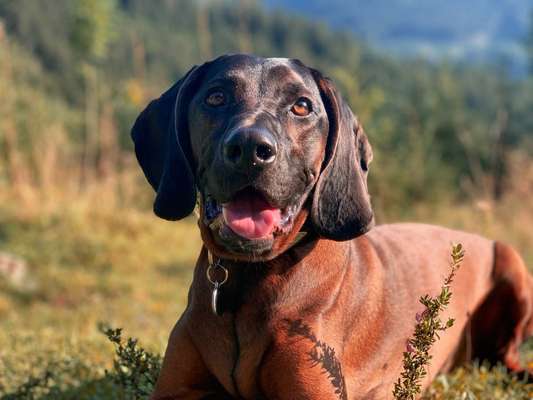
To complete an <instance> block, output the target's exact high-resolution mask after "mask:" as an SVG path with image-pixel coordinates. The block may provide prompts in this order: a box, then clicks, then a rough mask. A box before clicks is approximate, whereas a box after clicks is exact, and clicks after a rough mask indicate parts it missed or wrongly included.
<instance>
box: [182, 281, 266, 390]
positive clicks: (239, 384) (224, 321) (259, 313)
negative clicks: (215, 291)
mask: <svg viewBox="0 0 533 400" xmlns="http://www.w3.org/2000/svg"><path fill="white" fill-rule="evenodd" d="M234 279H236V277H234ZM202 286H204V285H202ZM235 289H238V291H239V292H238V293H235ZM211 290H212V288H210V287H208V286H204V287H202V288H201V290H199V291H197V292H195V294H194V298H195V300H194V301H193V304H192V307H191V310H190V312H192V314H194V316H193V317H192V318H191V319H190V321H202V323H201V324H199V325H196V326H195V327H194V328H193V330H194V332H195V337H194V338H193V340H194V341H195V343H196V344H197V347H198V349H199V351H200V353H201V354H202V358H203V359H204V362H205V364H206V366H207V367H208V369H209V371H210V372H211V373H212V374H213V375H214V376H215V378H216V379H217V380H218V381H219V382H220V383H221V385H222V386H223V387H224V389H225V390H226V391H228V392H229V393H230V394H232V395H233V396H238V397H242V398H254V399H255V398H260V397H261V396H260V393H259V389H258V386H259V385H258V382H257V379H258V375H259V370H260V367H261V362H262V359H263V357H264V354H265V352H266V351H267V349H268V346H269V344H270V343H271V341H272V336H273V331H272V328H271V317H272V316H271V315H270V314H269V313H268V312H267V311H266V310H267V309H268V308H269V305H270V306H271V304H269V305H266V304H265V301H264V298H265V293H264V289H263V288H262V287H261V285H257V286H253V287H247V290H246V291H243V290H242V287H241V288H235V287H232V284H231V283H230V284H229V285H228V286H227V287H224V290H221V291H220V299H219V305H220V311H221V312H222V313H221V315H220V316H216V315H214V313H213V312H212V309H211V303H210V302H211V296H210V292H211ZM250 299H253V300H250ZM261 299H263V301H261Z"/></svg>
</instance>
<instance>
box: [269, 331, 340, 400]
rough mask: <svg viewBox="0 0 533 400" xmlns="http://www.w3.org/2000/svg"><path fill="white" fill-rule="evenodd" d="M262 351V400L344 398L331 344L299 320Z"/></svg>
mask: <svg viewBox="0 0 533 400" xmlns="http://www.w3.org/2000/svg"><path fill="white" fill-rule="evenodd" d="M290 325H291V326H290V327H289V334H288V336H285V335H283V336H284V337H283V338H281V339H280V338H278V340H275V342H274V343H273V344H272V345H271V346H270V349H269V351H268V353H267V354H265V357H264V360H263V364H262V365H261V371H260V390H261V393H263V395H264V397H265V398H266V399H279V400H347V399H348V394H347V389H346V382H345V378H344V374H343V369H342V363H341V361H340V359H339V358H338V357H339V356H338V354H337V353H336V350H335V348H334V347H333V346H335V345H334V344H333V343H326V342H325V341H322V340H320V339H318V338H317V337H316V336H315V334H314V333H313V331H312V329H311V328H309V327H308V326H307V325H305V323H303V322H302V321H294V322H291V323H290Z"/></svg>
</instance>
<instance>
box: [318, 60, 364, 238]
mask: <svg viewBox="0 0 533 400" xmlns="http://www.w3.org/2000/svg"><path fill="white" fill-rule="evenodd" d="M311 72H312V74H313V76H314V78H315V81H316V83H317V85H318V88H319V90H320V94H321V96H322V102H323V103H324V106H325V108H326V112H327V114H328V121H329V134H328V140H327V144H326V154H325V158H324V162H323V164H322V172H321V174H320V177H319V178H318V181H317V183H316V186H315V190H314V194H313V204H312V208H311V222H312V224H313V226H314V228H315V230H316V231H317V233H318V234H319V235H320V236H322V237H325V238H327V239H332V240H348V239H353V238H355V237H357V236H359V235H362V234H363V233H365V232H367V231H368V230H369V229H370V228H371V227H372V226H373V223H374V213H373V211H372V206H371V204H370V196H369V194H368V188H367V173H368V165H369V164H370V161H372V149H371V147H370V144H369V143H368V139H367V137H366V135H365V133H364V131H363V129H362V127H361V125H360V124H359V122H358V121H357V119H356V118H355V117H354V115H353V113H352V111H351V110H350V107H349V106H348V105H347V104H346V103H345V101H344V100H343V99H342V98H341V96H340V94H339V93H338V91H337V89H336V88H335V86H334V85H333V83H332V82H331V81H330V80H329V79H327V78H324V77H323V76H322V75H321V74H320V73H319V72H318V71H314V70H312V71H311Z"/></svg>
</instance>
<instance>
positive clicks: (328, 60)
mask: <svg viewBox="0 0 533 400" xmlns="http://www.w3.org/2000/svg"><path fill="white" fill-rule="evenodd" d="M0 19H1V20H2V21H3V25H4V30H5V32H4V34H3V37H4V38H3V39H2V41H1V42H0V51H2V57H1V58H0V74H1V77H0V85H2V92H3V93H9V95H7V96H4V97H6V98H7V100H5V101H4V102H3V104H2V105H1V106H0V113H1V114H2V116H3V118H2V123H1V124H2V125H1V126H0V138H1V140H2V142H3V143H4V146H3V149H2V157H3V158H2V159H3V160H4V162H3V163H2V164H3V165H2V166H1V167H0V174H2V178H1V179H4V180H5V179H9V180H10V181H13V180H17V181H18V182H21V181H26V182H29V183H28V184H29V186H31V185H34V184H37V183H38V182H39V179H40V178H39V179H37V176H40V175H42V172H41V170H42V169H43V164H42V160H41V162H39V161H38V160H37V159H36V157H37V155H36V154H35V153H38V152H36V151H35V149H36V148H39V143H41V142H43V141H44V142H45V143H47V146H48V147H50V149H49V150H48V151H49V152H50V153H51V154H52V153H53V154H55V155H48V156H46V157H47V158H46V160H48V161H47V162H48V163H49V167H47V168H48V169H49V170H50V171H52V172H50V173H49V175H54V174H55V175H61V174H62V173H64V172H61V173H60V172H57V171H65V170H67V171H69V172H70V174H71V175H75V174H77V175H76V176H77V178H75V179H74V178H72V177H66V176H65V177H64V178H61V179H59V178H58V177H57V176H56V178H55V179H56V180H59V181H73V180H74V181H77V182H78V184H79V183H82V185H79V186H80V187H82V188H85V187H87V183H88V182H92V181H102V180H103V181H109V182H110V184H111V185H112V184H113V182H114V179H115V178H114V177H115V175H116V173H118V172H120V171H124V170H126V169H128V167H129V166H130V165H131V164H130V163H131V161H130V159H131V143H130V139H129V128H130V127H131V125H132V123H133V121H134V119H135V117H136V115H137V114H138V113H139V111H140V110H141V109H142V108H143V107H144V105H145V104H146V103H147V101H148V100H149V99H150V98H153V97H156V96H159V94H160V93H161V92H163V91H164V90H165V89H166V88H167V87H169V86H170V85H171V84H172V83H173V82H174V81H176V80H177V79H179V78H180V76H182V75H183V74H184V73H185V72H186V71H187V70H188V69H189V68H190V67H191V66H192V65H194V64H199V63H202V62H204V61H205V60H206V59H209V58H212V57H216V56H217V55H220V54H223V53H231V52H253V53H256V54H259V55H263V56H286V57H292V58H299V59H301V60H302V61H303V62H305V63H306V64H308V65H310V66H314V67H317V68H319V69H321V70H322V71H323V72H325V73H326V74H328V75H330V76H331V77H332V78H333V79H334V80H335V81H336V82H337V84H338V86H339V87H340V89H341V90H342V92H343V93H344V95H345V96H346V97H347V99H348V100H349V102H350V104H351V105H352V107H353V109H354V111H355V113H356V114H358V115H359V118H360V119H361V121H362V122H363V124H364V126H365V129H366V131H367V133H368V134H369V136H370V139H371V142H372V144H373V146H374V150H375V154H376V161H375V166H374V167H373V169H372V174H371V178H370V184H371V186H372V188H371V189H372V192H373V193H374V199H375V202H376V203H377V205H378V207H381V208H382V209H395V208H397V209H402V208H403V207H406V206H407V205H408V204H411V203H413V202H436V201H437V200H440V199H448V200H449V199H462V198H465V197H470V196H478V197H484V198H491V199H492V198H493V199H498V198H499V197H501V195H502V194H503V193H504V192H505V185H504V183H505V181H506V176H507V174H508V173H509V172H508V168H507V163H508V161H507V160H508V154H510V153H512V152H515V151H521V152H526V153H527V154H529V155H531V133H532V132H533V116H531V114H532V113H531V111H530V110H531V109H533V95H532V90H531V82H530V81H527V80H526V79H522V78H515V77H511V76H509V75H508V74H507V73H506V72H505V70H504V69H502V68H498V67H489V66H487V67H473V66H464V65H452V64H447V63H441V64H435V63H428V62H425V61H422V60H405V59H404V60H398V59H394V58H390V57H387V56H386V55H383V54H380V53H378V52H376V51H374V50H372V49H369V48H368V47H367V46H365V45H364V44H362V43H360V42H358V41H357V40H355V39H354V38H353V37H352V36H351V35H350V34H348V33H345V32H335V31H332V30H330V29H328V28H326V27H325V25H322V24H319V23H314V22H309V21H307V20H305V19H302V18H297V17H294V16H287V15H283V14H282V13H281V12H279V11H273V12H269V13H267V12H265V11H264V10H263V9H262V8H261V6H260V5H259V4H258V3H257V2H255V1H253V0H234V1H224V2H218V1H217V2H214V1H209V0H206V1H192V0H173V1H172V0H166V1H160V2H157V5H156V4H155V3H152V2H148V1H144V0H116V1H113V0H73V1H68V0H57V1H55V2H54V3H53V6H50V3H49V2H48V1H46V0H17V1H15V0H0ZM532 43H533V31H532V33H531V34H530V35H529V38H528V40H527V45H528V46H529V47H528V48H529V49H531V48H532ZM4 54H7V55H9V56H8V57H5V56H3V55H4ZM530 54H532V52H531V51H530ZM44 138H46V140H44ZM59 138H63V139H59ZM54 143H61V145H56V146H55V148H53V147H54ZM39 157H41V158H42V157H43V156H42V154H40V155H39ZM45 169H46V168H45ZM14 171H15V172H14ZM24 171H25V172H24ZM54 171H56V172H54ZM15 175H16V176H18V177H16V176H15ZM47 179H48V180H49V179H51V178H47ZM89 186H90V185H89ZM452 188H453V189H452Z"/></svg>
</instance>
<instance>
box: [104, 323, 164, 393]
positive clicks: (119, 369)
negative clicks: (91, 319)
mask: <svg viewBox="0 0 533 400" xmlns="http://www.w3.org/2000/svg"><path fill="white" fill-rule="evenodd" d="M100 330H101V331H102V332H103V333H104V334H105V335H106V336H107V338H108V339H109V340H110V341H111V342H112V343H113V344H114V345H115V352H116V358H115V360H114V361H113V370H112V371H111V372H109V371H106V376H107V377H109V378H110V379H111V380H112V381H113V382H114V383H116V384H117V385H119V386H120V387H121V388H122V389H123V391H124V394H125V396H126V398H128V399H143V398H148V397H149V396H150V394H151V393H152V391H153V389H154V386H155V382H156V380H157V377H158V375H159V370H160V369H161V357H160V356H159V355H155V354H152V353H150V352H148V351H146V350H145V349H143V348H142V347H139V346H138V344H137V339H134V338H128V339H127V340H126V341H123V340H122V329H121V328H117V329H113V328H110V327H109V326H106V325H105V324H104V325H101V326H100Z"/></svg>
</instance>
